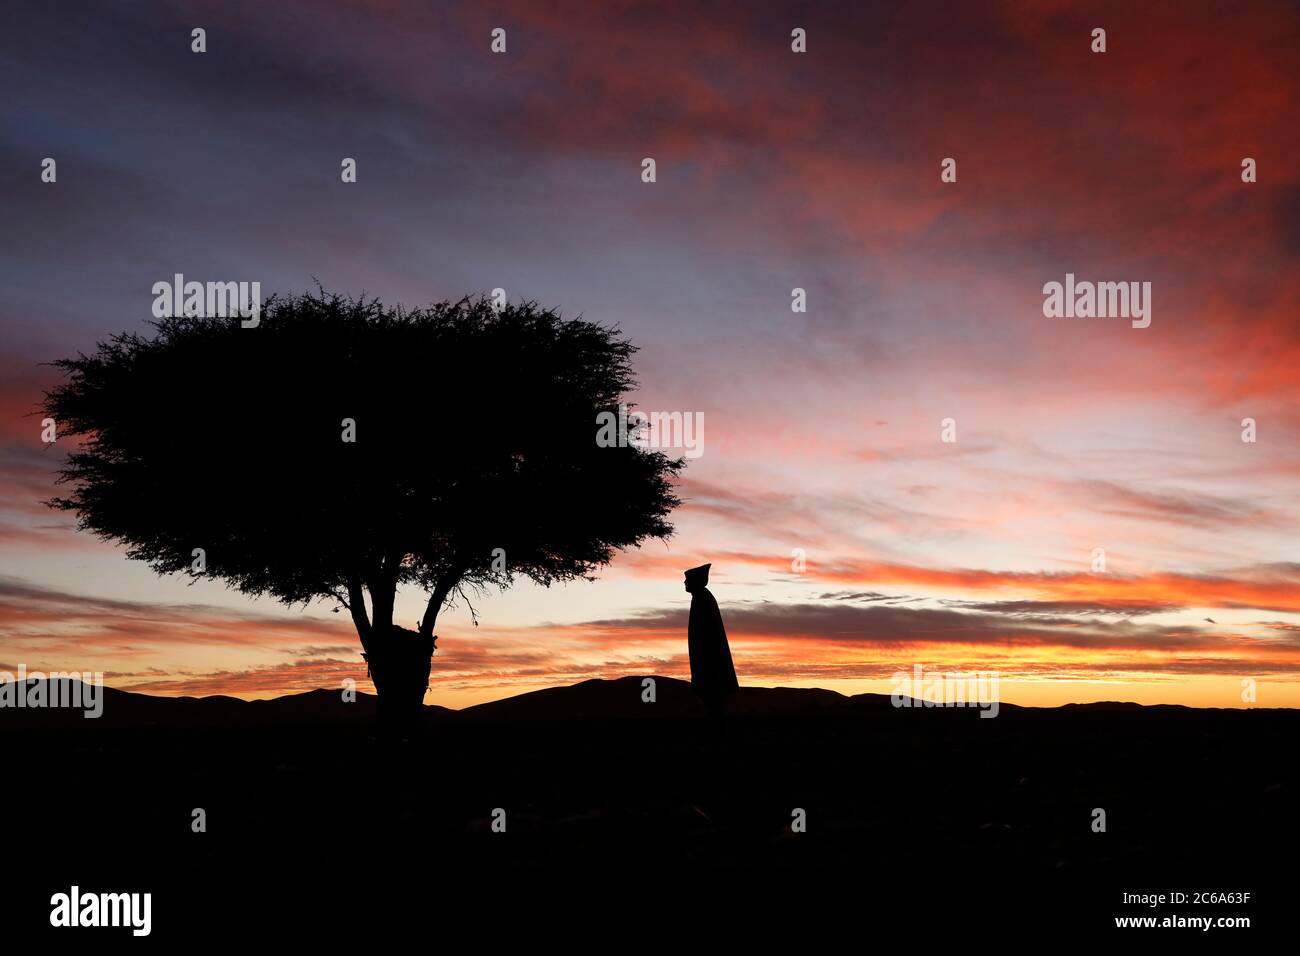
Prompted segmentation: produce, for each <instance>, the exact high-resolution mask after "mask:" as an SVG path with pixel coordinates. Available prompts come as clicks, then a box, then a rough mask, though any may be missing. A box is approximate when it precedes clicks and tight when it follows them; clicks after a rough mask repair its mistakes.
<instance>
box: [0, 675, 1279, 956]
mask: <svg viewBox="0 0 1300 956" xmlns="http://www.w3.org/2000/svg"><path fill="white" fill-rule="evenodd" d="M640 680H641V679H640V678H625V679H622V680H617V681H588V682H586V683H583V684H579V685H575V686H573V687H565V688H557V689H555V690H550V691H542V692H540V693H537V694H528V695H524V696H521V697H516V698H511V699H508V700H505V701H499V702H496V703H493V704H486V705H481V706H479V707H473V708H469V709H467V710H464V711H460V712H455V711H448V710H444V709H441V708H433V707H430V708H426V713H425V717H424V724H423V726H422V727H421V728H419V731H418V733H417V734H415V735H414V736H413V737H412V738H411V739H410V740H408V741H407V742H405V743H396V744H392V743H384V742H382V741H381V740H378V739H376V735H375V727H374V701H373V699H372V698H368V697H365V696H364V695H363V696H361V698H360V699H359V700H358V701H356V702H355V703H350V704H348V703H343V702H342V701H341V699H340V695H339V694H338V693H337V692H327V691H316V692H313V693H311V694H304V695H300V696H296V697H286V698H281V699H279V700H276V701H269V702H255V703H248V702H243V701H238V700H233V699H230V698H206V699H180V700H169V699H161V698H151V697H144V696H141V695H134V694H126V693H122V692H117V691H106V692H105V693H106V694H107V695H108V697H107V700H106V702H105V707H104V715H103V716H102V717H101V718H100V719H98V720H85V719H82V718H81V716H80V714H79V713H78V712H68V711H49V710H46V711H31V710H21V711H20V710H0V740H3V742H4V744H5V747H6V750H7V757H8V759H7V761H6V771H7V772H6V773H5V779H4V783H3V786H2V788H0V792H2V793H3V796H0V809H2V810H3V820H4V824H5V829H6V835H7V840H6V843H7V845H8V847H9V850H10V852H9V853H8V854H7V857H8V862H7V863H6V865H5V867H4V876H3V877H0V886H3V889H4V895H3V903H0V925H3V928H4V929H5V931H7V932H8V933H11V934H12V933H18V934H20V935H21V934H25V933H26V932H32V931H35V932H43V931H48V919H49V913H50V896H51V894H53V893H56V892H68V889H69V887H70V886H71V885H72V884H74V883H76V884H78V885H79V886H80V887H81V888H82V889H83V891H104V892H107V891H111V892H126V891H131V890H135V891H148V892H151V893H152V894H153V927H154V928H153V933H152V936H151V939H153V940H154V941H156V942H155V945H156V944H166V943H168V942H175V941H177V940H184V941H188V940H196V939H198V940H214V939H221V938H227V937H228V938H231V939H247V940H250V941H253V940H259V939H266V938H268V934H269V935H270V937H274V938H279V939H282V940H285V941H288V940H295V941H302V940H303V939H304V937H306V938H307V939H312V940H317V941H328V940H331V939H333V940H340V939H343V938H345V937H351V936H355V937H359V938H376V937H381V936H384V935H386V934H387V933H390V932H397V931H398V930H399V929H400V930H403V931H405V932H407V933H411V932H414V933H415V934H416V938H417V939H421V940H427V941H429V942H430V943H433V942H437V941H442V942H444V943H449V942H450V937H448V935H447V934H448V933H455V934H456V935H457V936H459V935H460V934H461V933H462V932H465V933H469V934H470V935H471V937H472V938H474V939H477V940H479V941H480V942H482V943H484V944H485V945H486V944H488V943H490V941H491V940H492V939H493V938H494V937H495V936H496V935H497V934H499V933H501V932H504V931H514V932H519V931H523V930H528V929H536V930H538V931H539V932H540V931H544V930H546V929H548V928H549V929H550V930H553V931H563V932H564V933H566V934H568V933H580V932H582V931H583V930H582V928H583V927H590V926H591V925H592V924H594V923H598V922H604V923H615V924H617V925H619V926H620V927H624V928H625V931H626V932H627V933H629V934H631V935H632V936H633V937H636V938H639V939H641V940H642V941H643V942H647V941H648V942H653V941H655V940H660V939H664V938H666V937H665V934H669V933H671V934H673V938H678V934H680V933H681V932H683V929H682V927H684V926H685V925H687V924H695V925H697V926H702V927H703V928H700V929H695V930H692V934H693V935H691V936H690V937H689V939H691V940H699V939H700V938H701V936H700V934H701V933H703V934H704V935H705V936H708V935H712V934H715V933H716V934H718V935H719V937H720V938H722V939H726V938H727V937H728V936H729V935H730V934H731V933H732V932H733V931H734V930H737V929H739V930H745V929H747V930H748V931H749V932H753V931H755V929H758V930H759V931H761V930H762V929H763V928H764V927H765V926H768V925H772V926H775V925H777V924H781V925H784V926H786V927H794V928H795V929H796V930H799V929H800V928H802V930H803V931H805V932H807V933H816V934H826V933H832V932H833V933H834V934H837V935H838V934H847V938H848V939H859V940H863V941H865V940H869V939H871V938H873V937H874V936H876V935H877V934H883V933H889V934H890V935H892V936H902V937H905V938H911V939H913V941H914V942H915V943H916V945H917V946H918V947H922V948H924V945H925V943H926V942H927V941H936V940H937V939H939V938H941V937H942V938H952V937H957V938H965V939H967V940H968V942H970V943H971V944H972V945H977V948H979V949H980V950H984V949H986V948H989V949H991V948H994V947H997V946H1000V945H1001V944H1002V943H1005V942H1007V941H1011V940H1016V939H1020V938H1028V937H1026V934H1027V933H1029V932H1031V931H1046V932H1051V933H1055V934H1058V936H1060V935H1063V936H1067V937H1070V938H1073V937H1075V936H1078V935H1080V934H1084V935H1087V934H1092V933H1097V932H1104V933H1108V934H1111V935H1112V936H1115V935H1121V934H1134V935H1136V936H1138V937H1139V938H1145V939H1147V940H1150V939H1151V938H1153V937H1161V938H1166V939H1170V940H1178V939H1182V938H1184V937H1185V936H1187V935H1188V934H1191V933H1200V932H1202V931H1200V930H1187V929H1168V930H1160V929H1122V930H1121V929H1116V928H1115V917H1116V916H1125V915H1135V916H1146V915H1156V916H1158V917H1162V918H1163V917H1164V916H1171V915H1183V916H1213V917H1219V916H1229V915H1231V916H1237V915H1245V916H1249V917H1251V918H1252V926H1251V928H1250V929H1246V930H1239V929H1226V928H1224V929H1218V928H1213V929H1210V930H1209V931H1208V932H1207V933H1206V936H1208V935H1209V934H1210V933H1215V934H1218V933H1222V934H1225V935H1224V936H1223V937H1221V938H1220V940H1219V941H1220V945H1229V942H1228V941H1229V940H1234V941H1236V942H1244V941H1246V940H1247V939H1259V938H1263V936H1264V935H1276V934H1278V933H1284V934H1285V935H1288V936H1289V935H1293V931H1292V929H1291V928H1289V921H1290V920H1291V918H1292V917H1293V916H1294V915H1295V912H1296V909H1297V908H1296V905H1295V904H1296V899H1295V892H1296V880H1295V877H1294V874H1295V868H1296V861H1297V856H1296V850H1297V848H1298V843H1297V824H1296V811H1297V800H1296V793H1297V764H1296V759H1295V758H1296V741H1297V731H1298V730H1300V712H1298V711H1289V710H1253V711H1223V710H1194V709H1188V708H1181V707H1138V706H1136V705H1131V704H1129V705H1126V704H1110V705H1108V704H1099V705H1088V706H1070V707H1063V708H1056V709H1030V708H1016V707H1010V706H1006V705H1004V706H1003V708H1002V711H1001V714H1000V715H999V716H998V717H997V718H995V719H981V718H979V717H978V711H976V710H956V709H950V710H937V709H936V710H926V709H896V708H893V707H891V706H890V704H889V699H888V698H887V697H880V696H876V695H864V696H860V697H854V698H846V697H842V696H840V695H838V694H835V693H832V692H829V691H818V690H790V689H761V688H750V689H745V690H743V691H742V692H741V695H740V697H739V698H738V699H736V700H735V706H734V711H735V712H734V714H733V716H732V717H731V718H730V721H729V724H728V726H727V727H726V728H725V731H724V735H723V736H722V737H721V738H719V737H718V736H717V735H715V734H713V733H712V732H711V731H710V729H709V727H708V725H707V724H706V722H705V721H704V719H703V715H702V713H701V712H700V711H699V710H698V705H696V703H695V701H694V699H693V698H692V697H691V695H690V692H689V688H688V686H687V685H685V684H683V683H682V682H680V681H676V680H672V679H668V678H658V679H657V680H658V700H657V701H656V702H655V703H653V704H650V703H643V702H642V701H641V683H640ZM195 808H202V809H203V810H205V811H206V817H207V831H206V832H205V833H195V832H192V829H191V822H192V811H193V810H194V809H195ZM497 808H500V809H501V810H504V812H505V826H506V830H505V832H504V833H500V832H494V831H493V828H492V825H491V824H492V818H493V812H494V810H496V809H497ZM796 808H798V809H802V810H803V811H804V812H805V814H806V821H807V828H806V832H792V827H791V823H792V820H793V819H794V811H795V810H796ZM1094 808H1102V809H1104V811H1105V814H1106V831H1105V832H1104V833H1097V832H1094V831H1093V828H1092V823H1093V811H1094ZM1125 892H1128V893H1147V892H1155V893H1161V892H1163V893H1166V894H1168V893H1170V892H1181V893H1185V894H1187V895H1188V901H1187V902H1186V903H1185V904H1183V905H1170V904H1168V903H1166V904H1165V905H1162V906H1159V907H1157V908H1154V909H1153V908H1151V907H1149V906H1140V905H1132V904H1130V905H1125V904H1124V903H1123V902H1122V894H1123V893H1125ZM1197 893H1201V894H1207V893H1249V894H1250V898H1249V901H1248V902H1246V903H1243V904H1237V905H1224V904H1222V903H1218V904H1211V903H1200V904H1193V902H1192V897H1193V895H1194V894H1197ZM57 932H59V933H62V934H67V933H70V932H71V933H75V934H80V935H81V936H82V937H84V941H86V942H96V943H98V942H99V941H107V936H105V935H104V934H107V935H108V936H113V937H114V938H116V937H118V936H120V937H121V939H120V940H117V942H119V943H121V944H128V945H133V946H134V945H145V944H147V943H148V941H147V940H134V939H132V938H131V937H130V935H129V931H127V930H106V929H98V930H85V929H83V930H66V929H64V930H58V931H57ZM87 934H95V935H93V936H90V935H87ZM1144 934H1145V935H1144ZM1227 934H1243V935H1233V936H1229V935H1227ZM603 938H604V939H605V940H606V941H607V942H609V946H608V947H606V948H618V947H617V946H616V945H615V944H614V942H612V941H610V938H609V937H603ZM1037 938H1039V939H1042V937H1037Z"/></svg>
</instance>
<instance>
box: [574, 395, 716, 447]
mask: <svg viewBox="0 0 1300 956" xmlns="http://www.w3.org/2000/svg"><path fill="white" fill-rule="evenodd" d="M596 424H597V425H599V426H600V427H599V429H598V430H597V431H596V444H597V445H598V446H599V447H601V448H626V447H627V446H628V445H631V446H632V447H633V448H680V449H682V454H683V455H685V456H686V457H687V458H692V459H693V458H699V457H700V456H701V455H703V454H704V413H703V412H638V411H629V410H628V407H627V406H626V405H619V406H618V414H617V415H615V414H614V413H613V412H601V413H600V414H599V415H597V416H596Z"/></svg>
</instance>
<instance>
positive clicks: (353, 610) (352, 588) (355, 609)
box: [347, 574, 370, 653]
mask: <svg viewBox="0 0 1300 956" xmlns="http://www.w3.org/2000/svg"><path fill="white" fill-rule="evenodd" d="M347 608H348V612H349V613H350V614H351V615H352V623H353V624H354V625H355V626H356V629H357V636H358V637H360V638H361V646H362V648H364V649H365V651H366V652H367V653H369V651H370V618H368V617H367V616H366V596H365V594H364V592H362V590H361V576H360V575H359V574H349V575H348V600H347Z"/></svg>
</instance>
